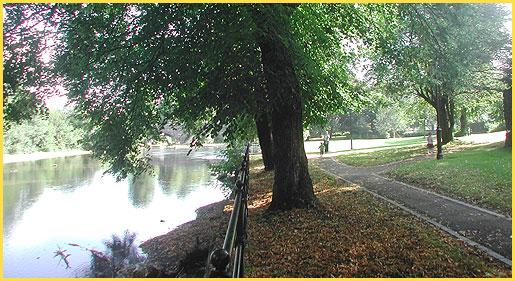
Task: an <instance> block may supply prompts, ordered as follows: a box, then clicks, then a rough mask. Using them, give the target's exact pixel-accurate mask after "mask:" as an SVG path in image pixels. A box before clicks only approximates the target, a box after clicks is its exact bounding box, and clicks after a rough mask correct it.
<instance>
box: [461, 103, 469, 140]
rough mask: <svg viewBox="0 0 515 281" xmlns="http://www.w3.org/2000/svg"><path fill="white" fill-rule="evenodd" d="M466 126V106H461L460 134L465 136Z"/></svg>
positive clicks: (467, 124) (467, 126) (467, 125)
mask: <svg viewBox="0 0 515 281" xmlns="http://www.w3.org/2000/svg"><path fill="white" fill-rule="evenodd" d="M468 128H469V123H468V118H467V108H465V107H462V108H461V112H460V135H461V136H466V135H467V134H468Z"/></svg>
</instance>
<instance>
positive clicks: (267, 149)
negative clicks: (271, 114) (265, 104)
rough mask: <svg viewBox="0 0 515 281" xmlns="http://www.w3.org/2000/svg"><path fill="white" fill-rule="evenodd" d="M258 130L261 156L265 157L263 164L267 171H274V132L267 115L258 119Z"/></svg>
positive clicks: (262, 115)
mask: <svg viewBox="0 0 515 281" xmlns="http://www.w3.org/2000/svg"><path fill="white" fill-rule="evenodd" d="M256 129H257V135H258V139H259V146H260V147H261V155H262V156H263V164H264V165H265V171H272V170H273V169H274V156H273V147H274V146H273V143H272V139H273V138H272V131H271V128H270V122H269V119H268V116H267V114H266V113H263V114H261V115H259V116H257V117H256Z"/></svg>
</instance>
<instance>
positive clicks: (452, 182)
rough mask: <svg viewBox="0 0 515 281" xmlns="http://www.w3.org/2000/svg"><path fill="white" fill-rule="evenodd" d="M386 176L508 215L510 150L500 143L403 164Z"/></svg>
mask: <svg viewBox="0 0 515 281" xmlns="http://www.w3.org/2000/svg"><path fill="white" fill-rule="evenodd" d="M387 175H388V176H390V177H394V178H396V179H399V180H401V181H404V182H409V183H412V184H414V185H416V186H419V187H423V188H428V189H432V190H434V191H436V192H440V193H444V194H448V195H451V196H454V197H458V198H461V199H463V200H465V201H469V202H472V203H476V204H479V205H481V206H484V207H487V208H490V209H494V210H498V211H502V212H503V213H507V214H510V215H511V196H512V193H511V149H505V148H504V147H502V144H501V143H497V144H491V145H483V146H479V147H477V146H476V147H472V148H468V149H465V150H461V151H456V152H453V153H445V154H444V159H443V160H440V161H436V160H434V159H426V160H422V161H417V162H411V163H407V164H405V165H401V166H399V167H396V168H394V169H393V170H391V171H389V172H387Z"/></svg>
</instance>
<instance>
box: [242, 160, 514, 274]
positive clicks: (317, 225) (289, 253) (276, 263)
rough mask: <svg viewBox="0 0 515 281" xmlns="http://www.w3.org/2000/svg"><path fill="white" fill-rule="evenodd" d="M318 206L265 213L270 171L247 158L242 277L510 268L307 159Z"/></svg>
mask: <svg viewBox="0 0 515 281" xmlns="http://www.w3.org/2000/svg"><path fill="white" fill-rule="evenodd" d="M310 173H311V176H312V179H313V184H314V190H315V193H316V194H317V197H318V199H319V201H320V205H319V206H318V207H317V208H312V209H293V210H290V211H285V212H276V213H270V212H268V211H267V207H268V205H269V204H270V202H271V195H272V194H271V192H270V191H271V190H272V185H273V172H265V171H264V170H263V167H262V166H259V165H258V164H257V162H254V163H252V170H251V177H250V178H251V186H250V199H249V222H248V244H247V250H246V253H245V264H246V274H247V277H492V276H496V277H508V276H511V270H510V268H507V267H506V266H504V265H502V264H500V263H498V262H496V261H494V260H493V259H492V258H491V257H489V256H488V255H486V254H485V253H483V252H480V251H479V250H477V249H475V248H472V247H469V246H467V245H466V244H464V243H463V242H461V241H458V240H456V239H455V238H453V237H451V236H449V235H448V234H446V233H444V232H443V231H441V230H439V229H436V228H435V227H433V226H432V225H429V224H426V223H424V222H423V221H421V220H419V219H418V218H415V217H413V216H411V215H408V214H406V213H404V212H402V211H401V210H400V209H398V208H396V207H394V206H392V205H390V204H388V203H387V202H383V201H380V200H379V199H376V198H375V197H373V196H371V195H369V194H368V193H366V192H364V191H363V190H361V189H360V188H359V187H358V186H355V185H349V184H347V183H344V182H341V181H339V180H336V179H334V178H332V177H330V176H328V175H325V174H324V173H323V172H322V171H321V170H319V169H318V168H316V167H314V166H312V167H310Z"/></svg>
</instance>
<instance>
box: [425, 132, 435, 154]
mask: <svg viewBox="0 0 515 281" xmlns="http://www.w3.org/2000/svg"><path fill="white" fill-rule="evenodd" d="M434 148H435V146H434V144H433V136H432V135H431V132H429V133H428V134H427V154H433V151H434Z"/></svg>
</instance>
